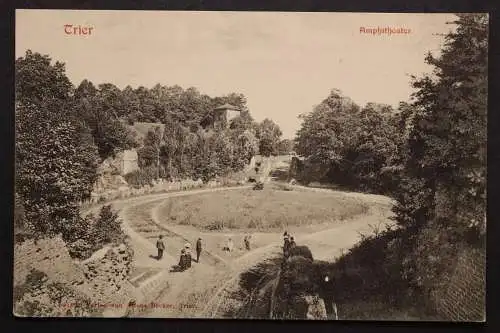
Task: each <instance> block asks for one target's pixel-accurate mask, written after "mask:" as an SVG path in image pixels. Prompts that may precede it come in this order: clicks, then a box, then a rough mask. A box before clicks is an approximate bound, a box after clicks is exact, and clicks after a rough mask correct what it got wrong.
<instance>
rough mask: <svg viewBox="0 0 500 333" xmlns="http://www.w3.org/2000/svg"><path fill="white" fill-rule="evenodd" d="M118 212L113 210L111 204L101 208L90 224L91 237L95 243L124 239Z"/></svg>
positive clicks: (115, 241) (116, 241)
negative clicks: (93, 222) (95, 218)
mask: <svg viewBox="0 0 500 333" xmlns="http://www.w3.org/2000/svg"><path fill="white" fill-rule="evenodd" d="M120 224H121V222H120V220H119V219H118V214H117V213H115V212H113V210H112V209H111V205H107V206H104V207H102V208H101V212H100V213H99V218H98V219H97V221H96V223H95V224H94V225H93V226H92V236H93V237H92V238H93V239H95V243H96V244H99V245H101V244H106V243H120V242H122V241H123V240H124V239H125V234H124V233H123V230H122V228H121V225H120Z"/></svg>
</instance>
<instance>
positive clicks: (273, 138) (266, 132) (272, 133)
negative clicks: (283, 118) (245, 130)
mask: <svg viewBox="0 0 500 333" xmlns="http://www.w3.org/2000/svg"><path fill="white" fill-rule="evenodd" d="M281 135H282V132H281V129H280V127H279V126H278V124H276V123H275V122H274V121H272V120H271V119H268V118H266V119H264V120H263V121H261V122H260V123H259V124H258V126H257V138H258V139H259V151H260V154H261V155H263V156H270V155H278V147H279V142H280V138H281Z"/></svg>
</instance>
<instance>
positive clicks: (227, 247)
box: [222, 235, 252, 252]
mask: <svg viewBox="0 0 500 333" xmlns="http://www.w3.org/2000/svg"><path fill="white" fill-rule="evenodd" d="M251 237H252V236H251V235H246V236H245V237H243V245H244V248H245V250H247V251H250V238H251ZM222 250H223V251H227V252H233V250H234V242H233V239H232V238H231V237H229V238H228V240H227V243H226V245H225V246H224V247H223V248H222Z"/></svg>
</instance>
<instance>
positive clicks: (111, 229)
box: [68, 205, 125, 259]
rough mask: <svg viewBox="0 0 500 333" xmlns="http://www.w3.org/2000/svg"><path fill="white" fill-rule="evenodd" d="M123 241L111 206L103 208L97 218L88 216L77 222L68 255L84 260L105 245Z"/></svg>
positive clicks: (119, 225) (121, 232) (117, 219)
mask: <svg viewBox="0 0 500 333" xmlns="http://www.w3.org/2000/svg"><path fill="white" fill-rule="evenodd" d="M124 241H125V233H124V232H123V230H122V229H121V221H120V219H119V218H118V215H117V213H115V212H113V211H112V209H111V205H106V206H103V207H102V208H101V210H100V212H99V216H97V217H94V216H93V215H88V216H86V217H85V218H81V219H80V220H79V224H78V227H77V228H75V231H74V233H73V234H72V237H71V239H70V240H69V242H68V249H69V253H70V255H71V256H72V257H73V258H79V259H86V258H88V257H90V256H91V255H92V253H94V252H95V251H97V250H99V249H101V248H102V247H103V246H104V245H106V244H120V243H122V242H124Z"/></svg>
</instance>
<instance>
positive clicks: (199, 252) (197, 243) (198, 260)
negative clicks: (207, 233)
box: [196, 238, 202, 262]
mask: <svg viewBox="0 0 500 333" xmlns="http://www.w3.org/2000/svg"><path fill="white" fill-rule="evenodd" d="M201 251H202V246H201V238H198V240H197V241H196V262H200V254H201Z"/></svg>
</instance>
